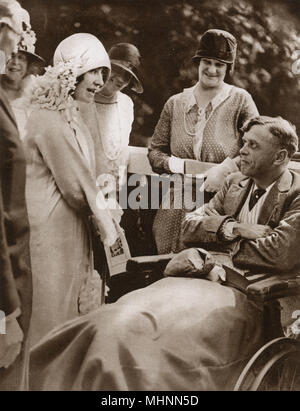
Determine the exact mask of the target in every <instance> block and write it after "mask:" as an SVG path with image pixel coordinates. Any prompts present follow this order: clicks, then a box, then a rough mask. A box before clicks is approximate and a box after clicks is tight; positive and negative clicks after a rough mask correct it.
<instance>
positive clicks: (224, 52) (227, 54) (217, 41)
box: [192, 29, 237, 65]
mask: <svg viewBox="0 0 300 411" xmlns="http://www.w3.org/2000/svg"><path fill="white" fill-rule="evenodd" d="M236 49H237V41H236V38H235V37H234V36H233V35H232V34H231V33H229V32H228V31H224V30H217V29H211V30H207V31H206V32H205V33H204V34H203V35H202V37H201V39H200V44H199V48H198V50H197V52H196V54H195V55H194V56H193V57H192V59H193V61H195V62H196V63H199V61H200V59H201V58H202V57H206V58H211V59H215V60H219V61H221V62H222V63H227V64H232V65H233V63H234V61H235V57H236Z"/></svg>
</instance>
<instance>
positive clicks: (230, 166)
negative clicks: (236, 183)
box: [204, 158, 239, 192]
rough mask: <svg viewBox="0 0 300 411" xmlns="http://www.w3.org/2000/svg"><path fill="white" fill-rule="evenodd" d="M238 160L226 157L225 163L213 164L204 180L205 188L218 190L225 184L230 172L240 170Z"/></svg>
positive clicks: (211, 190) (209, 190)
mask: <svg viewBox="0 0 300 411" xmlns="http://www.w3.org/2000/svg"><path fill="white" fill-rule="evenodd" d="M238 170H239V169H238V167H237V162H236V160H232V159H230V158H226V159H225V160H224V161H223V163H221V164H218V165H216V166H213V167H212V168H210V169H209V170H207V171H206V173H205V176H206V180H205V181H204V189H205V191H208V192H217V191H219V190H220V189H221V187H222V185H223V184H224V181H225V178H226V177H227V176H228V174H230V173H233V172H235V171H238Z"/></svg>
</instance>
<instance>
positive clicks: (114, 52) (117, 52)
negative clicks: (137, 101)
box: [108, 43, 144, 93]
mask: <svg viewBox="0 0 300 411" xmlns="http://www.w3.org/2000/svg"><path fill="white" fill-rule="evenodd" d="M108 55H109V58H110V62H111V64H112V65H114V64H115V65H116V66H118V67H121V68H122V69H123V70H125V71H127V72H128V73H130V74H131V76H132V86H131V89H132V90H134V91H135V92H136V93H142V92H143V91H144V90H143V86H142V84H141V82H140V80H139V79H138V75H137V74H138V68H139V66H140V58H141V56H140V53H139V50H138V49H137V47H135V46H134V45H133V44H130V43H118V44H115V45H114V46H112V48H111V49H110V50H109V52H108Z"/></svg>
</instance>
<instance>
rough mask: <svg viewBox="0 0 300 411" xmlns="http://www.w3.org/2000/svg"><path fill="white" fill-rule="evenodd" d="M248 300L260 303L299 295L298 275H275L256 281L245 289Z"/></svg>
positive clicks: (299, 282) (299, 277)
mask: <svg viewBox="0 0 300 411" xmlns="http://www.w3.org/2000/svg"><path fill="white" fill-rule="evenodd" d="M246 292H247V295H248V298H249V299H251V300H256V301H260V302H265V301H270V300H276V299H278V298H284V297H288V296H293V295H298V294H300V273H298V274H297V273H292V274H283V275H280V274H276V275H272V276H269V277H267V278H263V279H261V280H258V281H256V282H254V283H252V284H250V285H248V287H247V288H246Z"/></svg>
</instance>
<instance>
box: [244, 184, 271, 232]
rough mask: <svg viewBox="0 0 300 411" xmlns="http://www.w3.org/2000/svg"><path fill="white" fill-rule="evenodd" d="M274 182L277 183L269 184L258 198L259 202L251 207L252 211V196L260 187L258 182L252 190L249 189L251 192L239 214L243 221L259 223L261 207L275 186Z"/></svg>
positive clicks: (253, 185)
mask: <svg viewBox="0 0 300 411" xmlns="http://www.w3.org/2000/svg"><path fill="white" fill-rule="evenodd" d="M274 184H275V182H274V183H272V184H271V185H269V186H268V187H267V188H266V189H265V190H266V192H265V193H264V194H263V195H262V196H261V197H260V198H259V199H258V201H257V203H256V204H255V205H254V207H253V208H252V209H251V211H249V201H250V197H251V195H252V193H253V191H254V190H256V189H258V188H259V187H258V186H257V185H256V184H252V187H251V190H250V191H249V194H248V196H247V198H246V201H245V202H244V204H243V207H242V208H241V211H240V213H239V216H238V219H239V221H240V222H241V223H252V224H257V221H258V217H259V214H260V211H261V208H262V206H263V204H264V201H265V199H266V197H267V194H268V192H269V191H270V190H271V188H272V187H273V185H274Z"/></svg>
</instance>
